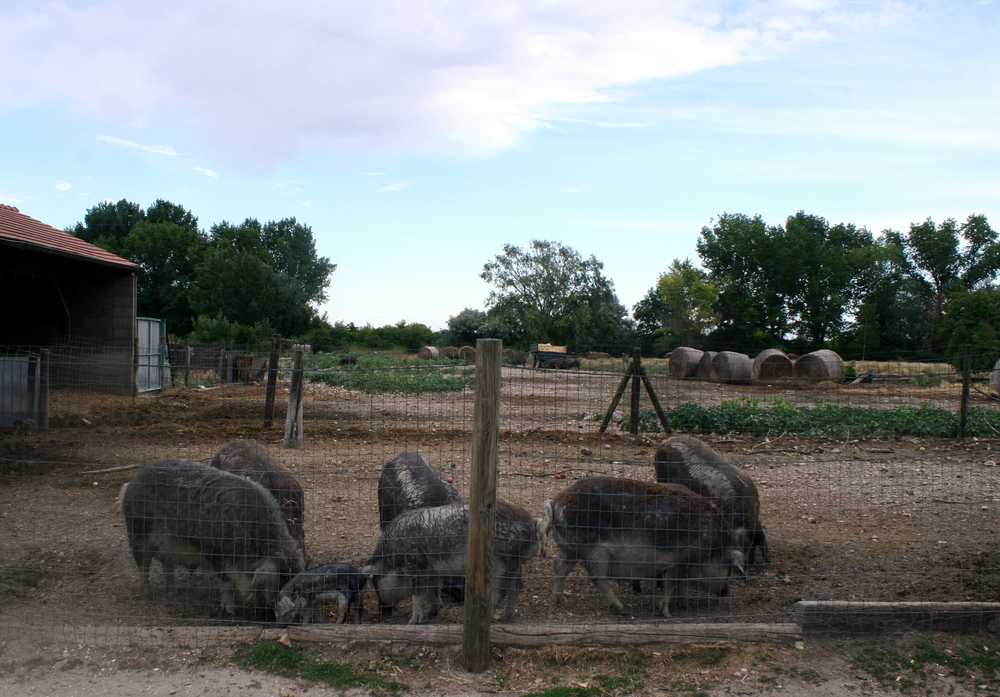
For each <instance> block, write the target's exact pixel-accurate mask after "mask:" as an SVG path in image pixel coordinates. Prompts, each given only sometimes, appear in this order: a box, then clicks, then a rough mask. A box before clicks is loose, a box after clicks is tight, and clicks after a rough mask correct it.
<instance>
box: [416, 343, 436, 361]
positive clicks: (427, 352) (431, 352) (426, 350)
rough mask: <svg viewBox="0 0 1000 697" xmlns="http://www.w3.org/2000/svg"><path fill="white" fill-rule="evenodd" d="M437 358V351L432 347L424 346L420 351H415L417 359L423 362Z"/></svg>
mask: <svg viewBox="0 0 1000 697" xmlns="http://www.w3.org/2000/svg"><path fill="white" fill-rule="evenodd" d="M437 357H438V350H437V349H436V348H434V347H433V346H424V347H423V348H422V349H420V350H419V351H417V358H419V359H421V360H424V361H429V360H431V359H432V358H437Z"/></svg>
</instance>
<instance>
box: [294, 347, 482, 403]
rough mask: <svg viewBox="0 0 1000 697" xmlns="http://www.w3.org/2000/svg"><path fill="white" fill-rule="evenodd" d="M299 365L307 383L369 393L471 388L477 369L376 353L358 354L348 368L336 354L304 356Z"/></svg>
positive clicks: (415, 392) (450, 390)
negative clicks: (301, 363) (355, 361)
mask: <svg viewBox="0 0 1000 697" xmlns="http://www.w3.org/2000/svg"><path fill="white" fill-rule="evenodd" d="M302 367H303V370H304V371H305V379H306V380H307V381H309V382H315V383H321V384H324V385H331V386H335V387H346V388H348V389H351V390H360V391H362V392H368V393H376V392H391V393H404V394H421V393H424V392H461V391H462V390H464V389H466V388H467V387H472V385H473V384H474V383H475V372H476V371H475V368H470V367H467V366H466V364H465V363H461V362H459V361H452V360H448V359H438V360H432V361H422V360H420V359H418V358H400V357H395V356H383V355H377V354H369V355H362V356H359V357H358V362H357V364H356V365H353V366H348V367H341V366H340V364H339V357H338V356H333V355H322V354H321V355H316V356H303V366H302Z"/></svg>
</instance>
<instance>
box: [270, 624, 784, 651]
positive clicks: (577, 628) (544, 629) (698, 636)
mask: <svg viewBox="0 0 1000 697" xmlns="http://www.w3.org/2000/svg"><path fill="white" fill-rule="evenodd" d="M283 637H287V638H288V639H289V640H291V641H305V642H317V643H341V642H350V641H361V642H373V643H374V642H399V643H404V644H415V645H420V646H441V645H444V646H457V645H459V644H461V643H462V627H461V625H457V624H456V625H445V624H425V625H402V624H390V625H367V624H366V625H362V626H358V625H348V624H341V625H336V624H306V625H294V626H292V627H288V628H286V629H265V630H264V632H263V634H262V637H261V638H262V639H264V640H271V641H277V640H279V639H282V638H283ZM731 641H750V642H763V643H776V644H794V643H795V642H797V641H802V631H801V630H800V629H799V627H798V625H795V624H764V623H760V624H739V623H724V622H719V623H692V624H686V623H685V624H681V623H665V622H659V623H656V624H589V625H583V624H581V625H568V624H557V625H550V624H507V625H493V626H492V627H491V628H490V643H491V644H492V645H495V646H509V647H516V648H540V647H543V646H588V647H589V646H642V645H648V644H713V643H726V642H731Z"/></svg>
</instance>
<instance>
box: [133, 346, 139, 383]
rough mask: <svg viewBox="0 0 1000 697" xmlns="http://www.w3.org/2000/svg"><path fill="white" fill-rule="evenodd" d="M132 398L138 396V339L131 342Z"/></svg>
mask: <svg viewBox="0 0 1000 697" xmlns="http://www.w3.org/2000/svg"><path fill="white" fill-rule="evenodd" d="M132 396H133V397H138V396H139V337H135V339H133V340H132Z"/></svg>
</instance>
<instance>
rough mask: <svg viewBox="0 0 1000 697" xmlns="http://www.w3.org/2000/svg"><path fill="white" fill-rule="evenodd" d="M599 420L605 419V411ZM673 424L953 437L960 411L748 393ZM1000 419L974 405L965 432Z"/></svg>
mask: <svg viewBox="0 0 1000 697" xmlns="http://www.w3.org/2000/svg"><path fill="white" fill-rule="evenodd" d="M598 418H603V415H600V417H598ZM630 418H631V415H630V414H629V413H626V414H624V415H623V416H622V417H621V418H619V419H618V420H617V422H616V423H617V424H618V427H619V428H621V429H622V430H627V429H628V427H629V419H630ZM667 420H668V421H669V423H670V426H671V428H673V429H674V431H676V432H678V433H718V434H726V433H744V434H749V435H755V436H764V435H778V434H780V433H794V434H796V435H799V436H803V437H817V436H829V437H833V438H846V437H847V436H851V437H857V438H866V437H871V436H919V437H924V438H954V437H955V435H956V434H957V433H958V414H955V413H952V412H950V411H948V410H946V409H940V408H938V407H933V406H930V405H929V404H923V405H921V406H919V407H915V406H900V407H896V408H895V409H867V408H864V407H855V406H841V405H839V404H820V405H818V406H815V407H808V406H801V407H800V406H795V405H794V404H792V403H791V402H789V401H788V400H786V399H782V398H775V399H769V400H756V399H751V398H747V397H743V398H740V399H735V400H731V401H727V402H723V403H722V404H719V405H716V406H711V407H703V406H700V405H698V404H695V403H694V402H686V403H684V404H681V405H679V406H677V407H675V408H674V409H671V410H669V411H668V412H667ZM996 421H998V419H997V415H996V412H995V411H989V410H986V409H981V408H978V407H971V408H970V409H969V412H968V420H967V422H966V435H967V436H978V437H990V438H992V437H995V436H996V430H995V428H996V424H993V423H992V422H996ZM639 430H640V431H641V432H646V433H659V432H660V431H661V428H660V421H659V419H658V418H657V416H656V412H654V411H653V410H651V409H643V410H641V411H640V412H639Z"/></svg>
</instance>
